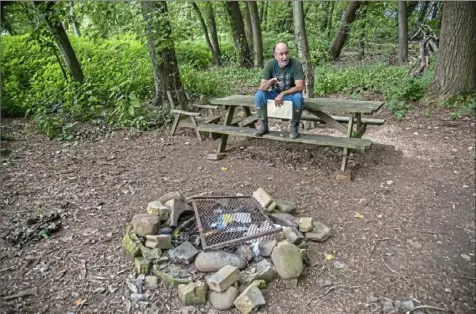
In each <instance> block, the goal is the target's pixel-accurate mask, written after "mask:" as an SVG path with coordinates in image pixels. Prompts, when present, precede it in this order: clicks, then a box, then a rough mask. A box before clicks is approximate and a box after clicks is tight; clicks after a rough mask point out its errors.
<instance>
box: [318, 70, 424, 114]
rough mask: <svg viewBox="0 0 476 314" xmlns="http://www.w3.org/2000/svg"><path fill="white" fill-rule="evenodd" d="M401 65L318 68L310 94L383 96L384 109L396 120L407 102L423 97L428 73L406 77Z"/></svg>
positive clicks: (405, 71)
mask: <svg viewBox="0 0 476 314" xmlns="http://www.w3.org/2000/svg"><path fill="white" fill-rule="evenodd" d="M407 73H408V68H407V67H405V66H388V65H386V64H384V63H379V64H376V65H366V66H357V67H349V68H345V69H335V68H333V67H331V66H322V67H318V68H317V70H316V74H315V80H316V82H315V87H314V93H315V94H316V95H319V96H324V95H328V94H333V93H344V94H347V95H354V98H355V95H356V94H360V93H362V92H374V93H377V94H381V95H383V96H384V97H385V99H386V102H387V108H388V109H389V110H390V111H392V112H393V113H394V114H395V116H396V117H397V119H402V118H403V117H404V116H405V114H406V113H407V111H408V110H409V109H410V105H409V104H408V102H414V101H417V100H419V99H421V98H422V97H423V96H424V93H425V91H426V88H427V86H428V84H429V83H430V80H431V77H432V71H427V72H426V74H425V75H424V76H423V77H421V78H409V77H408V76H407Z"/></svg>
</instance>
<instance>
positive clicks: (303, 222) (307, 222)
mask: <svg viewBox="0 0 476 314" xmlns="http://www.w3.org/2000/svg"><path fill="white" fill-rule="evenodd" d="M312 228H313V226H312V217H301V218H300V219H299V231H301V232H310V231H312Z"/></svg>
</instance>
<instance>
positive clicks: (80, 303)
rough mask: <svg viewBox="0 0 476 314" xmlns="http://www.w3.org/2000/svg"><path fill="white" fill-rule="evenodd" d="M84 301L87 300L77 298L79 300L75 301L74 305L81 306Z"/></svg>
mask: <svg viewBox="0 0 476 314" xmlns="http://www.w3.org/2000/svg"><path fill="white" fill-rule="evenodd" d="M84 302H86V300H83V299H77V300H76V301H75V302H74V305H76V306H79V305H82V304H84Z"/></svg>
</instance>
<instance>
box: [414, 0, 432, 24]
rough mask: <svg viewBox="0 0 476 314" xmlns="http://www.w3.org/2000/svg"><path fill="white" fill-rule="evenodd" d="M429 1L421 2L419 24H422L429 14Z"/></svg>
mask: <svg viewBox="0 0 476 314" xmlns="http://www.w3.org/2000/svg"><path fill="white" fill-rule="evenodd" d="M429 4H430V3H429V2H428V1H420V7H419V9H418V17H417V24H422V23H423V21H424V20H425V17H426V13H427V12H428V5H429Z"/></svg>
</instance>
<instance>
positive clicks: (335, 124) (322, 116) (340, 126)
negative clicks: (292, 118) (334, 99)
mask: <svg viewBox="0 0 476 314" xmlns="http://www.w3.org/2000/svg"><path fill="white" fill-rule="evenodd" d="M308 111H309V112H311V113H313V114H315V115H316V116H317V117H319V119H321V120H322V121H324V122H325V123H327V124H329V125H330V126H331V127H333V128H334V129H337V130H339V131H341V132H342V133H344V134H345V133H346V132H347V128H346V127H345V125H343V124H341V123H339V122H337V121H335V120H334V119H332V118H331V117H330V116H329V115H327V114H325V113H324V112H322V111H315V110H308Z"/></svg>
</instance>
